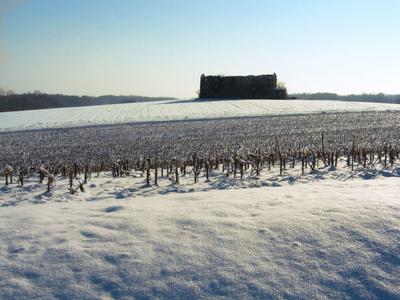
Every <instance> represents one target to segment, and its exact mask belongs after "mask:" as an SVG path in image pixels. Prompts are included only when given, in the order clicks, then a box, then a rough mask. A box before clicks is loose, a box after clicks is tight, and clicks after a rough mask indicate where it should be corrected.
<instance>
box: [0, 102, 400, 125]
mask: <svg viewBox="0 0 400 300" xmlns="http://www.w3.org/2000/svg"><path fill="white" fill-rule="evenodd" d="M383 110H400V105H398V104H387V103H365V102H344V101H317V100H313V101H309V100H225V101H217V100H214V101H199V100H180V101H176V100H172V101H162V102H160V101H158V102H139V103H129V104H115V105H101V106H85V107H70V108H56V109H43V110H31V111H18V112H5V113H0V132H1V131H14V130H27V129H28V130H29V129H40V128H60V127H76V126H86V125H99V124H116V123H132V122H149V121H171V120H195V119H213V118H228V117H243V116H270V115H293V114H311V113H321V112H349V111H351V112H360V111H383Z"/></svg>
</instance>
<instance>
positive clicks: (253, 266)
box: [0, 100, 400, 299]
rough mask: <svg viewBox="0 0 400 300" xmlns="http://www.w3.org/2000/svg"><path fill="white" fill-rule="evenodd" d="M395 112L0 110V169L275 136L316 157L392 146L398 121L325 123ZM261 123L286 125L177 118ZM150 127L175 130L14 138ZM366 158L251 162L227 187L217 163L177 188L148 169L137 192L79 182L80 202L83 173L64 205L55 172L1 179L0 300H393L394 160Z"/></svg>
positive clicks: (133, 183) (227, 106) (313, 105)
mask: <svg viewBox="0 0 400 300" xmlns="http://www.w3.org/2000/svg"><path fill="white" fill-rule="evenodd" d="M399 107H400V106H397V105H389V104H372V103H348V102H334V101H297V100H296V101H285V102H282V101H260V100H254V101H253V100H245V101H216V102H193V101H180V102H169V103H166V102H163V103H160V102H158V103H146V104H140V103H138V104H126V105H125V104H124V105H115V106H98V107H86V108H73V109H70V108H64V109H54V110H43V111H27V112H12V113H11V112H10V113H2V114H0V128H1V129H0V130H1V131H3V132H2V133H0V138H1V140H0V146H1V152H0V156H1V157H0V158H1V159H0V162H2V163H3V162H8V163H9V164H12V163H14V165H16V166H17V165H18V163H20V162H29V163H30V165H31V166H32V165H35V166H36V164H39V165H40V164H41V163H42V162H43V161H45V160H49V161H56V158H57V156H58V157H61V156H62V157H63V159H67V158H66V157H67V154H68V155H70V156H72V157H73V159H75V160H76V159H78V157H77V155H75V154H77V153H79V155H82V156H81V157H83V158H84V159H93V157H91V155H92V156H93V155H94V156H98V155H103V157H106V154H107V153H106V152H107V151H109V149H106V148H107V147H105V145H108V147H111V145H112V147H114V148H115V149H113V151H114V152H112V153H111V154H109V156H107V159H108V158H109V157H111V158H113V157H114V158H119V157H120V156H121V155H123V154H124V153H125V154H126V153H127V152H129V151H131V152H129V153H130V154H129V155H134V154H135V153H133V154H131V153H132V152H135V151H136V154H137V155H139V153H142V152H140V151H150V150H148V148H150V149H153V148H157V147H158V150H159V148H160V147H161V146H164V148H165V149H163V151H164V152H165V153H166V157H168V155H169V156H170V155H171V152H169V151H171V149H172V150H173V152H172V153H179V155H180V152H178V150H179V151H182V152H181V153H182V155H185V153H186V152H187V151H193V149H195V148H185V147H186V145H188V144H190V146H191V147H195V146H196V145H197V144H199V145H202V147H204V146H203V145H204V144H207V143H208V144H210V145H207V146H210V148H206V149H207V150H206V151H205V153H207V155H208V153H209V151H210V150H209V149H211V148H212V147H214V148H215V147H217V146H221V147H222V146H224V145H225V147H226V143H228V142H232V141H233V142H235V141H237V143H239V144H240V143H242V144H240V145H239V146H240V147H238V148H234V145H235V144H234V143H233V144H232V145H231V146H230V147H231V148H230V150H232V151H233V150H234V151H239V150H241V149H246V151H248V150H249V149H252V148H255V149H257V148H260V147H263V146H268V147H270V144H268V143H269V142H270V141H272V142H273V143H275V142H274V141H278V139H277V138H276V139H274V138H273V137H276V136H279V137H280V138H281V139H282V140H281V144H280V145H281V146H282V147H286V145H285V144H284V141H285V140H287V141H296V143H298V144H296V147H295V149H297V146H298V145H303V144H304V145H312V147H317V146H319V145H320V144H321V132H325V142H326V146H327V147H328V146H329V145H332V147H337V145H341V144H343V143H345V144H346V146H348V144H350V145H351V144H352V143H354V141H356V142H357V143H358V146H360V148H361V147H363V144H362V143H363V142H364V140H363V139H370V141H368V142H369V143H370V144H371V145H381V144H382V143H389V142H390V143H391V146H393V147H397V148H396V149H398V143H399V138H398V136H399V132H398V128H397V124H398V121H400V118H399V116H400V114H399V113H389V112H385V113H358V114H334V113H333V112H348V111H356V112H360V111H386V110H390V111H394V110H399ZM322 112H325V113H326V114H322ZM330 112H332V114H330ZM309 113H317V115H314V116H298V117H296V116H292V117H287V115H290V114H293V115H296V114H309ZM269 115H285V116H286V117H283V116H282V117H276V118H275V117H274V118H245V119H232V120H230V119H226V120H223V121H220V120H213V121H203V122H198V121H196V122H195V121H190V122H189V121H188V120H197V119H210V118H211V119H213V118H216V119H218V118H222V117H235V116H236V117H237V116H243V117H244V116H269ZM166 120H186V121H185V122H160V123H145V124H136V125H118V126H99V127H92V128H74V129H65V130H45V131H32V132H30V131H26V132H18V131H20V130H24V129H34V128H57V127H74V126H82V125H85V124H86V125H87V124H112V123H126V122H128V123H129V122H147V121H166ZM357 132H359V133H360V136H357V137H355V136H356V135H357ZM174 135H178V136H177V137H175V139H174ZM144 136H146V137H145V138H144ZM271 136H272V138H271ZM167 140H169V144H167V142H166V141H167ZM193 141H196V143H194V142H193ZM243 141H245V142H246V143H243ZM260 141H261V143H260ZM276 143H278V142H276ZM193 144H194V145H193ZM43 145H44V146H45V147H44V148H43V147H42V146H43ZM132 145H134V146H132ZM149 145H150V146H149ZM316 145H317V146H316ZM365 145H368V144H367V143H366V144H365ZM289 146H290V145H289ZM246 147H248V149H247V148H246ZM299 147H300V146H299ZM302 147H303V146H302ZM272 148H273V147H270V149H272ZM303 148H307V146H304V147H303ZM146 149H147V150H146ZM177 149H178V150H177ZM188 149H189V150H188ZM96 151H97V152H96ZM118 151H119V152H118ZM159 151H161V150H159ZM185 151H186V152H185ZM82 153H83V154H82ZM159 153H160V152H159ZM221 153H222V152H221ZM385 153H386V152H385ZM74 155H75V156H74ZM31 156H35V157H31ZM70 156H69V157H70ZM372 156H373V157H372V158H371V159H370V158H368V160H366V163H365V164H363V163H360V162H355V163H353V166H350V165H348V161H347V158H346V156H345V155H342V156H340V157H339V160H338V163H337V166H333V165H328V164H326V163H325V162H323V160H322V159H319V164H317V165H316V166H314V167H312V165H311V164H309V165H306V167H305V169H303V170H302V167H301V161H300V160H297V161H296V160H293V162H295V163H296V165H293V166H291V165H289V164H288V165H287V166H286V167H285V168H283V169H282V168H280V166H279V165H278V164H276V165H269V166H267V165H266V164H265V165H264V166H262V169H261V170H260V174H259V175H256V174H255V173H254V172H252V171H251V169H247V170H245V171H244V174H243V175H244V176H243V179H241V178H240V176H239V175H238V176H237V177H234V176H233V174H232V173H229V174H228V173H227V171H226V170H225V171H223V170H222V166H220V167H219V169H217V168H214V169H213V170H212V171H211V172H210V177H209V179H207V178H206V174H205V172H204V171H203V172H201V173H200V175H199V178H197V182H195V174H194V170H193V169H192V168H190V167H187V173H186V174H181V175H180V178H179V184H178V183H174V182H175V181H174V180H173V179H174V178H173V176H171V175H167V172H166V170H164V171H165V172H164V174H163V175H161V174H159V178H158V184H157V185H155V182H154V173H152V174H151V183H150V185H149V186H148V185H147V184H146V178H144V177H142V176H143V173H142V172H141V171H140V170H139V169H134V170H131V171H130V173H129V174H125V175H123V176H121V177H113V176H112V174H111V172H110V171H107V172H100V173H99V174H97V173H96V172H93V173H92V176H91V178H89V179H88V182H87V184H84V185H83V187H84V190H82V191H81V190H80V189H79V188H78V187H77V186H78V184H79V182H78V180H79V181H80V182H83V181H84V176H83V174H80V175H78V177H77V178H75V179H74V182H73V186H74V187H75V188H76V190H77V191H76V192H75V193H73V194H72V193H70V189H69V179H68V178H67V177H63V176H61V175H57V176H56V177H55V181H54V183H53V184H52V185H51V188H50V193H47V192H46V190H47V182H48V179H45V180H44V182H43V183H42V184H41V183H39V177H38V174H37V173H34V174H32V175H30V176H29V177H28V178H25V180H24V184H23V185H21V184H20V183H18V182H17V181H16V180H15V179H16V177H17V176H16V175H17V174H15V176H14V179H13V182H12V183H11V184H9V185H5V183H4V182H5V181H4V179H5V178H4V177H3V176H1V177H0V180H1V182H0V257H1V260H0V270H1V272H0V299H400V289H399V288H398V287H399V286H400V276H399V274H400V246H399V245H400V196H399V195H400V161H399V159H398V158H397V159H396V160H395V161H394V163H393V165H392V164H391V163H390V162H389V160H388V162H387V163H386V160H385V158H384V156H383V155H382V159H381V160H379V159H378V157H377V156H376V154H373V155H372ZM151 157H153V156H151ZM33 161H35V162H34V163H32V162H33ZM385 164H386V166H385ZM313 168H314V170H313ZM153 171H154V170H153ZM281 172H282V174H281Z"/></svg>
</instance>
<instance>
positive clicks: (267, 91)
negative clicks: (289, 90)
mask: <svg viewBox="0 0 400 300" xmlns="http://www.w3.org/2000/svg"><path fill="white" fill-rule="evenodd" d="M276 83H277V79H276V74H272V75H258V76H253V75H249V76H205V75H204V74H203V75H202V76H201V78H200V98H225V99H284V98H286V90H282V89H277V87H276Z"/></svg>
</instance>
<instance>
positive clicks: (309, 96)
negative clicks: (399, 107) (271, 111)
mask: <svg viewBox="0 0 400 300" xmlns="http://www.w3.org/2000/svg"><path fill="white" fill-rule="evenodd" d="M289 98H290V99H303V100H341V101H359V102H379V103H400V95H385V94H383V93H379V94H366V93H363V94H361V95H355V94H351V95H338V94H335V93H297V94H290V95H289Z"/></svg>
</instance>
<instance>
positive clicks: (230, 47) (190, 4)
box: [0, 0, 400, 98]
mask: <svg viewBox="0 0 400 300" xmlns="http://www.w3.org/2000/svg"><path fill="white" fill-rule="evenodd" d="M0 22H1V25H2V30H1V33H0V85H1V86H3V87H6V88H8V89H12V90H14V91H15V92H17V93H24V92H28V91H34V90H40V91H42V92H46V93H60V94H70V95H94V96H95V95H104V94H115V95H143V96H171V97H178V98H193V97H196V91H197V90H198V89H199V85H200V75H201V74H202V73H205V74H206V75H217V74H225V75H249V74H254V75H258V74H271V73H274V72H275V73H276V74H277V75H278V79H279V80H280V81H282V82H284V83H285V84H286V87H287V89H288V91H289V93H296V92H334V93H338V94H351V93H355V94H359V93H363V92H365V93H379V92H383V93H387V94H400V55H399V53H400V1H399V0H392V1H390V0H388V1H385V0H382V1H370V0H352V1H349V0H336V1H324V0H315V1H314V0H246V1H243V0H238V1H236V0H202V1H200V0H158V1H156V0H141V1H139V0H30V1H27V0H0Z"/></svg>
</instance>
